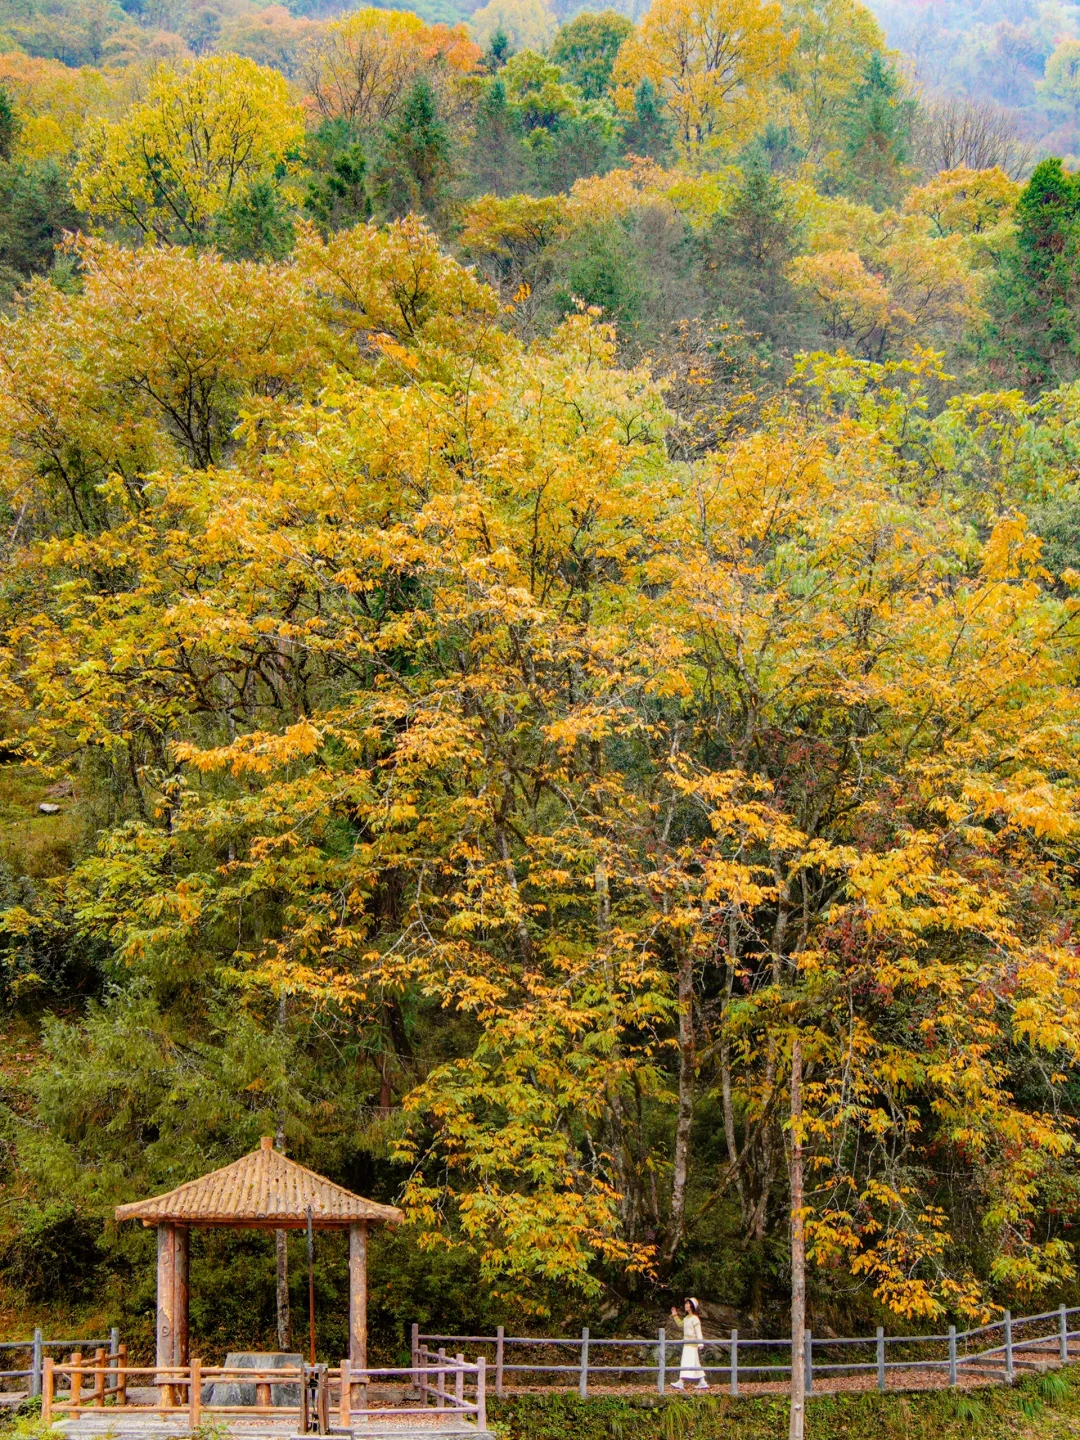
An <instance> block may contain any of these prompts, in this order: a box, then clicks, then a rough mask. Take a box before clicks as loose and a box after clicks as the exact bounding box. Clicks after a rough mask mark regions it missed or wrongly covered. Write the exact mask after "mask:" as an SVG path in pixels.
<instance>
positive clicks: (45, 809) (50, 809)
mask: <svg viewBox="0 0 1080 1440" xmlns="http://www.w3.org/2000/svg"><path fill="white" fill-rule="evenodd" d="M37 808H38V809H39V810H40V811H41V813H42V815H59V814H60V806H59V805H49V804H47V803H46V801H44V800H43V801H42V802H41V804H40V805H39V806H38V807H37Z"/></svg>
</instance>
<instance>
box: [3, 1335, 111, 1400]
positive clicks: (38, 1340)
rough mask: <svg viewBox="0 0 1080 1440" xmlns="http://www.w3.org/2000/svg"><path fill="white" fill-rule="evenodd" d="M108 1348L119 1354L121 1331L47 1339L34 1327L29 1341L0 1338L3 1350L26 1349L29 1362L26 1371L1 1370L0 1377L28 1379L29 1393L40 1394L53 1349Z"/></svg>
mask: <svg viewBox="0 0 1080 1440" xmlns="http://www.w3.org/2000/svg"><path fill="white" fill-rule="evenodd" d="M90 1349H94V1350H97V1349H102V1350H106V1352H107V1354H108V1355H110V1356H113V1357H115V1356H117V1355H118V1354H119V1353H120V1331H119V1330H116V1329H113V1330H111V1331H110V1332H109V1336H108V1338H107V1339H100V1340H46V1339H45V1337H44V1336H43V1335H42V1333H41V1331H40V1330H35V1331H34V1333H33V1335H32V1337H31V1338H30V1339H29V1340H4V1341H0V1350H3V1351H9V1350H14V1351H20V1350H21V1351H23V1353H24V1354H25V1355H26V1356H27V1358H28V1360H29V1362H30V1364H29V1366H28V1367H27V1368H26V1369H23V1370H0V1380H26V1381H27V1382H28V1384H27V1387H26V1388H27V1391H28V1393H29V1394H30V1395H40V1394H41V1381H42V1375H43V1373H44V1362H45V1357H46V1355H47V1354H48V1352H49V1351H50V1350H68V1351H72V1350H90Z"/></svg>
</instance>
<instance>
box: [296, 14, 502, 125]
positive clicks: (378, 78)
mask: <svg viewBox="0 0 1080 1440" xmlns="http://www.w3.org/2000/svg"><path fill="white" fill-rule="evenodd" d="M479 61H480V50H479V47H478V46H477V45H476V44H475V43H474V42H473V41H472V40H471V39H470V38H469V35H468V33H467V31H466V30H465V28H464V26H456V27H453V28H451V27H449V26H446V25H428V24H426V23H425V22H424V21H423V20H421V19H420V17H419V16H418V15H414V14H413V13H412V12H411V11H407V10H376V9H374V8H371V7H365V8H364V9H362V10H357V11H354V12H353V14H351V15H347V16H346V17H345V18H344V19H342V20H335V21H333V22H332V23H331V24H329V25H327V26H325V27H323V28H322V29H321V30H320V32H319V33H318V34H317V35H316V36H315V37H314V38H313V40H312V42H311V44H310V46H309V47H308V49H307V52H306V54H305V57H304V60H303V63H302V67H301V70H302V74H303V77H304V81H305V84H306V85H307V89H308V92H309V94H310V96H311V101H312V104H313V105H314V107H315V109H316V110H317V111H318V113H319V114H320V115H322V116H324V117H325V118H327V119H342V120H347V121H348V122H349V123H350V124H351V125H355V126H359V127H363V126H366V125H371V124H376V123H379V122H382V121H385V120H387V119H388V118H389V117H390V116H391V115H393V114H394V113H395V111H396V110H397V108H398V106H399V105H400V104H401V102H402V100H403V99H404V97H405V95H406V93H407V92H408V90H409V89H410V87H411V86H412V85H413V84H414V83H415V82H416V80H417V79H419V78H420V76H422V75H423V76H425V77H427V78H428V79H430V80H432V81H433V82H434V83H435V84H436V86H438V85H439V82H440V81H442V82H445V84H446V85H448V86H449V87H450V88H451V89H453V86H454V82H455V81H456V80H458V79H460V78H461V77H462V76H465V75H468V74H471V73H472V72H473V71H474V70H475V69H476V67H477V65H478V64H479Z"/></svg>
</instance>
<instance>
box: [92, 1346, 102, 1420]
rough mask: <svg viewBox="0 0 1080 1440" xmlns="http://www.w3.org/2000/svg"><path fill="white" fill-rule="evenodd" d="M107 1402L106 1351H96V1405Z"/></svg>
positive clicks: (99, 1405)
mask: <svg viewBox="0 0 1080 1440" xmlns="http://www.w3.org/2000/svg"><path fill="white" fill-rule="evenodd" d="M104 1404H105V1351H104V1350H95V1351H94V1405H95V1406H97V1407H99V1408H100V1407H101V1406H102V1405H104Z"/></svg>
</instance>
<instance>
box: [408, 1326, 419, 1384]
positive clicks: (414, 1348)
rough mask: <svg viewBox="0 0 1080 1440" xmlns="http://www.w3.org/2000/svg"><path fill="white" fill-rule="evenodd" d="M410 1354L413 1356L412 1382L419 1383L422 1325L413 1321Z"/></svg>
mask: <svg viewBox="0 0 1080 1440" xmlns="http://www.w3.org/2000/svg"><path fill="white" fill-rule="evenodd" d="M409 1354H410V1355H411V1357H412V1383H413V1384H414V1385H416V1384H419V1376H418V1373H417V1372H418V1371H419V1369H420V1326H419V1325H418V1324H417V1323H416V1321H415V1320H414V1321H413V1327H412V1344H411V1345H410V1347H409Z"/></svg>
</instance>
